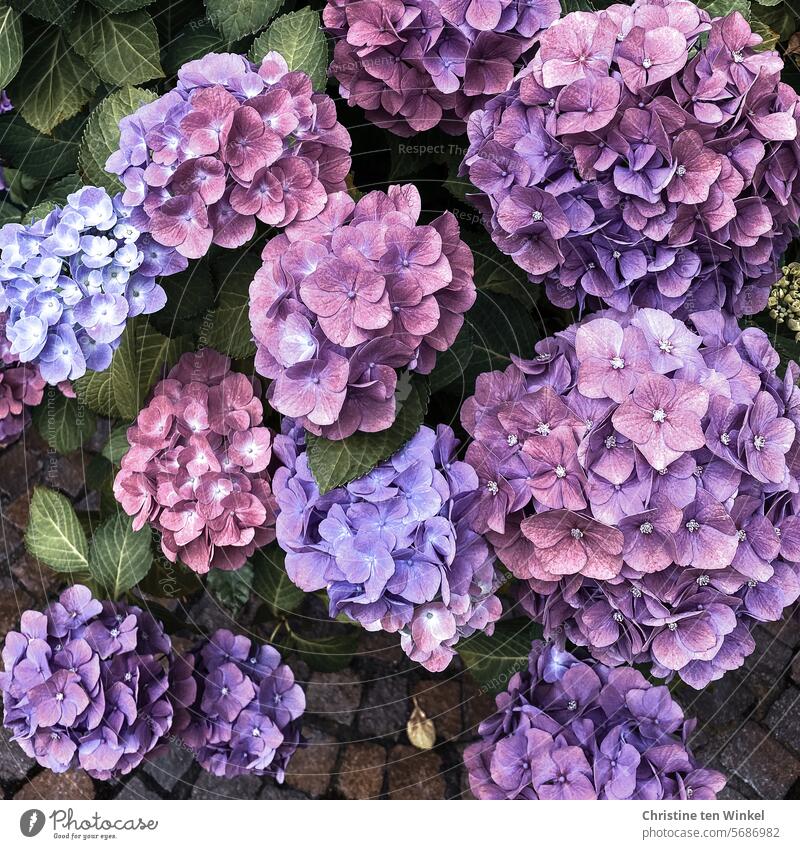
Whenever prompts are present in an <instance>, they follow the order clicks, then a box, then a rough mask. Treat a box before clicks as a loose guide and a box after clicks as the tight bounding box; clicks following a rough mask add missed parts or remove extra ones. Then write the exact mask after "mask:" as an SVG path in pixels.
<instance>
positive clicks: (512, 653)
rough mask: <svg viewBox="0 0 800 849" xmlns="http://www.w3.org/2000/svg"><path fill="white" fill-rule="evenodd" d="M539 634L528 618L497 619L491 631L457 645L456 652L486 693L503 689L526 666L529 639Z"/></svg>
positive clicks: (537, 628) (539, 631)
mask: <svg viewBox="0 0 800 849" xmlns="http://www.w3.org/2000/svg"><path fill="white" fill-rule="evenodd" d="M540 636H541V628H540V626H539V625H536V624H535V623H532V622H531V621H530V620H529V619H511V620H507V621H505V622H499V623H498V624H497V625H496V626H495V629H494V634H493V635H492V636H491V637H488V636H487V635H486V634H484V633H482V632H478V633H477V634H473V635H472V636H471V637H468V638H467V639H466V640H462V641H461V642H459V644H458V653H459V654H460V655H461V660H462V661H463V663H464V668H465V669H466V670H468V671H469V672H470V673H472V677H473V678H474V679H475V680H476V681H477V682H478V684H480V686H481V689H483V690H484V691H485V692H488V693H492V694H495V693H499V692H500V691H501V690H505V689H506V686H507V685H508V681H509V679H510V678H511V676H512V675H513V674H514V673H515V672H521V671H522V670H523V669H525V668H526V667H527V665H528V655H529V654H530V651H531V642H533V640H535V639H537V638H538V637H540Z"/></svg>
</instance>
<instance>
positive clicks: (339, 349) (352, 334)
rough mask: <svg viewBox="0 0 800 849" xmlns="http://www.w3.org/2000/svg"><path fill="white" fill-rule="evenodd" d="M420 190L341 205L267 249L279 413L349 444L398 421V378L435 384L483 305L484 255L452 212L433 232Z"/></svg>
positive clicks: (265, 309) (259, 301) (263, 353)
mask: <svg viewBox="0 0 800 849" xmlns="http://www.w3.org/2000/svg"><path fill="white" fill-rule="evenodd" d="M420 212H421V200H420V195H419V192H418V191H417V189H416V188H415V187H414V186H412V185H404V186H390V187H389V191H388V193H384V192H380V191H375V192H370V193H369V194H367V195H365V196H364V197H362V198H361V199H360V200H359V201H358V202H357V203H356V202H355V201H353V200H352V198H351V197H350V196H349V195H347V194H346V193H344V192H339V193H336V194H333V195H331V196H330V197H329V198H328V201H327V203H326V205H325V209H324V210H323V212H322V213H321V214H320V215H319V216H317V218H315V219H314V220H313V221H308V222H304V223H296V224H293V225H291V226H290V227H288V228H287V229H286V232H285V233H281V234H280V235H279V236H276V237H275V238H274V239H271V240H270V241H269V242H267V244H266V246H265V247H264V251H263V253H262V258H263V261H264V262H263V265H262V267H261V268H260V269H259V271H258V272H257V273H256V276H255V279H254V280H253V283H252V285H251V286H250V324H251V326H252V330H253V335H254V337H255V340H256V343H257V345H258V353H257V356H256V368H257V370H258V371H259V372H260V373H261V374H263V375H264V376H266V377H269V378H272V379H273V380H274V382H273V383H272V384H271V386H270V389H269V393H270V394H269V398H270V402H271V404H272V406H273V407H275V409H276V410H278V411H279V412H281V413H283V414H284V415H287V416H291V417H292V418H294V419H296V420H297V421H298V423H299V424H302V425H303V426H304V427H305V428H306V429H307V430H310V431H311V432H312V433H315V434H321V435H323V436H325V437H328V438H330V439H343V438H344V437H347V436H350V434H352V433H354V432H355V431H357V430H359V431H366V432H369V433H373V432H375V431H380V430H385V429H386V428H388V427H390V426H391V425H392V423H393V422H394V419H395V413H396V398H395V396H396V395H400V390H402V389H405V388H408V387H405V386H404V385H401V386H400V387H398V375H397V371H396V370H397V369H401V368H408V369H410V370H411V371H416V372H421V373H422V374H428V373H429V372H430V371H431V370H432V369H433V366H434V364H435V361H436V354H437V352H441V351H446V350H447V349H448V348H449V347H450V346H451V345H452V344H453V342H454V341H455V338H456V336H457V335H458V332H459V330H460V329H461V326H462V325H463V323H464V313H465V312H466V311H467V310H468V309H469V308H470V307H471V306H472V304H473V303H474V301H475V285H474V283H473V279H472V275H473V265H474V264H473V259H472V252H471V251H470V249H469V248H468V247H467V245H466V244H465V243H464V242H463V241H462V240H461V238H460V235H459V227H458V222H457V221H456V219H455V216H454V215H453V214H452V213H450V212H445V213H443V214H442V215H440V216H439V217H438V218H436V219H434V220H433V221H432V222H431V223H430V224H427V225H421V224H418V223H417V222H418V221H419V216H420Z"/></svg>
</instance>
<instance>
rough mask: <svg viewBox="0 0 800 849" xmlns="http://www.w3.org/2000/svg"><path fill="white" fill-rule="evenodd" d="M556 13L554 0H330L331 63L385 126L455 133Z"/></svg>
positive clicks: (342, 85) (500, 86)
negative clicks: (333, 45)
mask: <svg viewBox="0 0 800 849" xmlns="http://www.w3.org/2000/svg"><path fill="white" fill-rule="evenodd" d="M559 13H560V6H559V4H558V2H557V0H488V2H486V0H379V2H375V0H328V5H327V6H326V7H325V10H324V12H323V21H324V23H325V26H326V27H327V28H328V32H329V33H330V34H331V35H332V36H333V38H334V39H335V41H336V48H335V50H334V54H333V62H332V63H331V67H330V72H331V74H332V75H333V76H335V77H336V78H337V79H338V81H339V93H340V94H341V96H342V97H344V98H347V101H348V103H349V104H350V105H351V106H359V107H361V108H362V109H364V111H365V112H366V114H367V118H369V120H370V121H373V122H374V123H376V124H377V125H378V126H380V127H385V128H386V129H389V130H391V131H392V132H394V133H396V134H397V135H399V136H411V135H414V134H415V133H418V132H421V131H423V130H429V129H431V128H432V127H436V126H441V127H442V129H443V130H445V131H446V132H448V133H452V134H454V135H458V134H460V133H463V132H464V128H465V124H466V120H467V118H468V116H469V114H470V113H471V112H472V111H473V110H474V109H478V108H480V107H482V106H483V105H484V104H485V103H486V101H487V100H488V99H489V98H490V97H492V95H495V94H499V93H500V92H504V91H505V90H506V89H507V88H508V86H509V85H510V84H511V81H512V79H513V77H514V73H515V72H516V70H517V69H518V67H519V65H520V64H521V62H520V60H521V59H525V58H529V55H530V51H531V48H532V47H533V45H534V44H535V42H536V40H537V36H538V35H539V33H540V32H541V31H542V30H543V29H545V28H546V27H548V26H549V25H550V24H552V23H553V21H555V20H556V18H558V16H559Z"/></svg>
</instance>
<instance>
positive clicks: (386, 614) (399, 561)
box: [274, 425, 502, 672]
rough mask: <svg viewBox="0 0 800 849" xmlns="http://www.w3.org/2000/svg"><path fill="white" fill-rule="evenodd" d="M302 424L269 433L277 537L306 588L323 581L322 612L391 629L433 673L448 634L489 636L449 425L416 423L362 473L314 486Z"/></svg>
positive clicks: (470, 472) (480, 555)
mask: <svg viewBox="0 0 800 849" xmlns="http://www.w3.org/2000/svg"><path fill="white" fill-rule="evenodd" d="M302 438H303V437H302V431H301V430H300V429H299V428H296V429H294V430H293V431H291V432H290V434H289V435H287V436H280V437H277V438H276V451H280V452H281V459H282V460H283V463H284V466H282V467H281V468H279V469H278V470H277V471H276V473H275V479H274V485H275V496H276V498H277V500H278V506H279V508H280V509H279V513H278V520H277V535H278V544H279V545H280V546H281V548H283V549H284V551H286V571H287V573H288V575H289V577H290V578H291V580H292V581H293V582H294V583H295V584H297V586H298V587H300V589H302V590H305V591H306V592H316V591H317V590H326V591H327V593H328V599H329V607H330V610H329V613H330V616H331V618H335V617H336V616H338V615H339V614H341V613H344V614H345V615H346V616H348V617H349V618H350V619H352V620H354V621H355V622H358V623H359V624H361V625H362V626H363V627H364V628H365V629H366V630H368V631H387V632H389V633H396V632H399V634H400V645H401V646H402V648H403V651H404V652H405V653H406V654H407V655H408V656H409V657H410V658H411V659H412V660H415V661H417V662H419V663H421V664H422V665H423V666H424V667H425V668H426V669H429V670H431V671H433V672H439V671H441V670H443V669H444V668H445V667H446V666H447V665H448V664H449V663H450V660H451V659H452V657H453V655H454V654H455V653H456V652H455V646H456V643H457V642H458V641H459V640H460V639H461V638H462V637H467V636H469V635H470V634H472V633H474V632H476V631H483V632H485V633H486V634H491V633H492V632H493V630H494V624H493V623H494V622H495V621H496V620H497V619H498V618H499V617H500V614H501V612H502V610H501V605H500V600H499V599H498V598H497V596H496V595H495V590H496V589H497V587H498V586H499V583H500V581H499V576H498V575H497V573H496V572H495V569H494V565H493V558H492V557H491V556H490V552H489V549H488V547H487V545H486V543H485V542H484V541H483V539H481V537H480V536H478V534H476V533H475V532H474V531H473V530H472V529H471V528H470V524H469V516H468V512H469V508H470V506H471V504H472V501H473V498H474V496H475V491H476V489H477V486H478V479H477V476H476V474H475V471H474V469H472V468H471V466H469V464H468V463H464V462H462V461H460V460H456V459H455V451H456V448H457V447H458V442H457V440H456V439H455V437H454V435H453V431H452V430H451V429H450V428H449V427H447V426H445V425H439V427H438V428H437V429H436V431H435V432H434V431H433V430H431V428H429V427H425V426H423V427H421V428H420V429H419V431H418V432H417V434H416V436H414V437H413V438H412V439H411V440H410V441H409V442H408V443H407V444H406V445H405V447H403V448H402V449H401V450H400V451H398V452H397V453H396V454H394V455H393V456H392V457H391V458H390V459H389V460H386V461H385V462H383V463H380V464H379V465H378V466H376V467H375V468H374V469H373V470H372V471H371V472H369V474H367V475H365V476H364V477H361V478H357V479H356V480H354V481H352V482H350V483H348V484H347V485H346V486H342V487H338V488H336V489H333V490H331V491H329V492H327V493H325V494H324V495H321V494H320V492H319V489H318V488H317V484H316V483H315V481H314V477H313V475H312V473H311V471H310V469H309V466H308V455H307V453H306V451H305V449H304V446H303V445H302Z"/></svg>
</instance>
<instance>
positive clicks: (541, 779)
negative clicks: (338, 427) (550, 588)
mask: <svg viewBox="0 0 800 849" xmlns="http://www.w3.org/2000/svg"><path fill="white" fill-rule="evenodd" d="M496 701H497V712H496V713H494V714H493V715H492V716H490V717H489V718H488V719H485V720H484V721H483V722H482V723H481V724H480V727H479V733H480V735H481V739H480V740H479V741H478V742H477V743H473V744H471V745H470V746H467V748H466V750H465V751H464V763H465V764H466V767H467V771H468V774H469V783H470V789H471V790H472V792H473V794H474V795H475V796H477V798H479V799H547V800H551V799H646V800H648V801H652V800H660V799H681V800H689V799H693V800H711V799H716V798H717V793H719V792H720V791H721V790H722V789H723V787H724V786H725V776H724V775H722V774H721V773H719V772H716V771H715V770H711V769H705V768H703V767H702V766H700V765H699V764H698V763H697V761H696V759H695V758H694V756H693V755H692V752H691V749H690V748H689V746H688V744H687V738H688V737H689V735H690V734H691V732H692V731H693V729H694V726H695V720H687V719H685V718H684V714H683V711H682V710H681V708H680V706H679V705H678V704H677V702H675V701H674V700H673V698H672V696H671V695H670V692H669V689H668V688H667V687H665V686H654V685H653V684H651V683H650V682H649V681H648V680H647V679H646V678H645V677H644V675H642V673H641V672H639V671H637V670H635V669H630V668H620V669H612V668H610V667H608V666H606V665H605V664H603V663H600V662H598V661H595V660H591V659H587V660H581V659H579V658H578V657H577V656H576V655H574V654H570V653H569V652H566V651H562V650H561V649H559V648H558V647H557V646H555V645H554V644H553V643H543V642H540V641H537V642H534V643H533V646H532V648H531V653H530V656H529V657H528V668H527V669H525V670H523V671H522V672H517V673H516V674H515V675H514V676H513V677H512V679H511V681H510V682H509V684H508V690H507V691H505V692H503V693H500V695H499V696H497V700H496Z"/></svg>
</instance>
